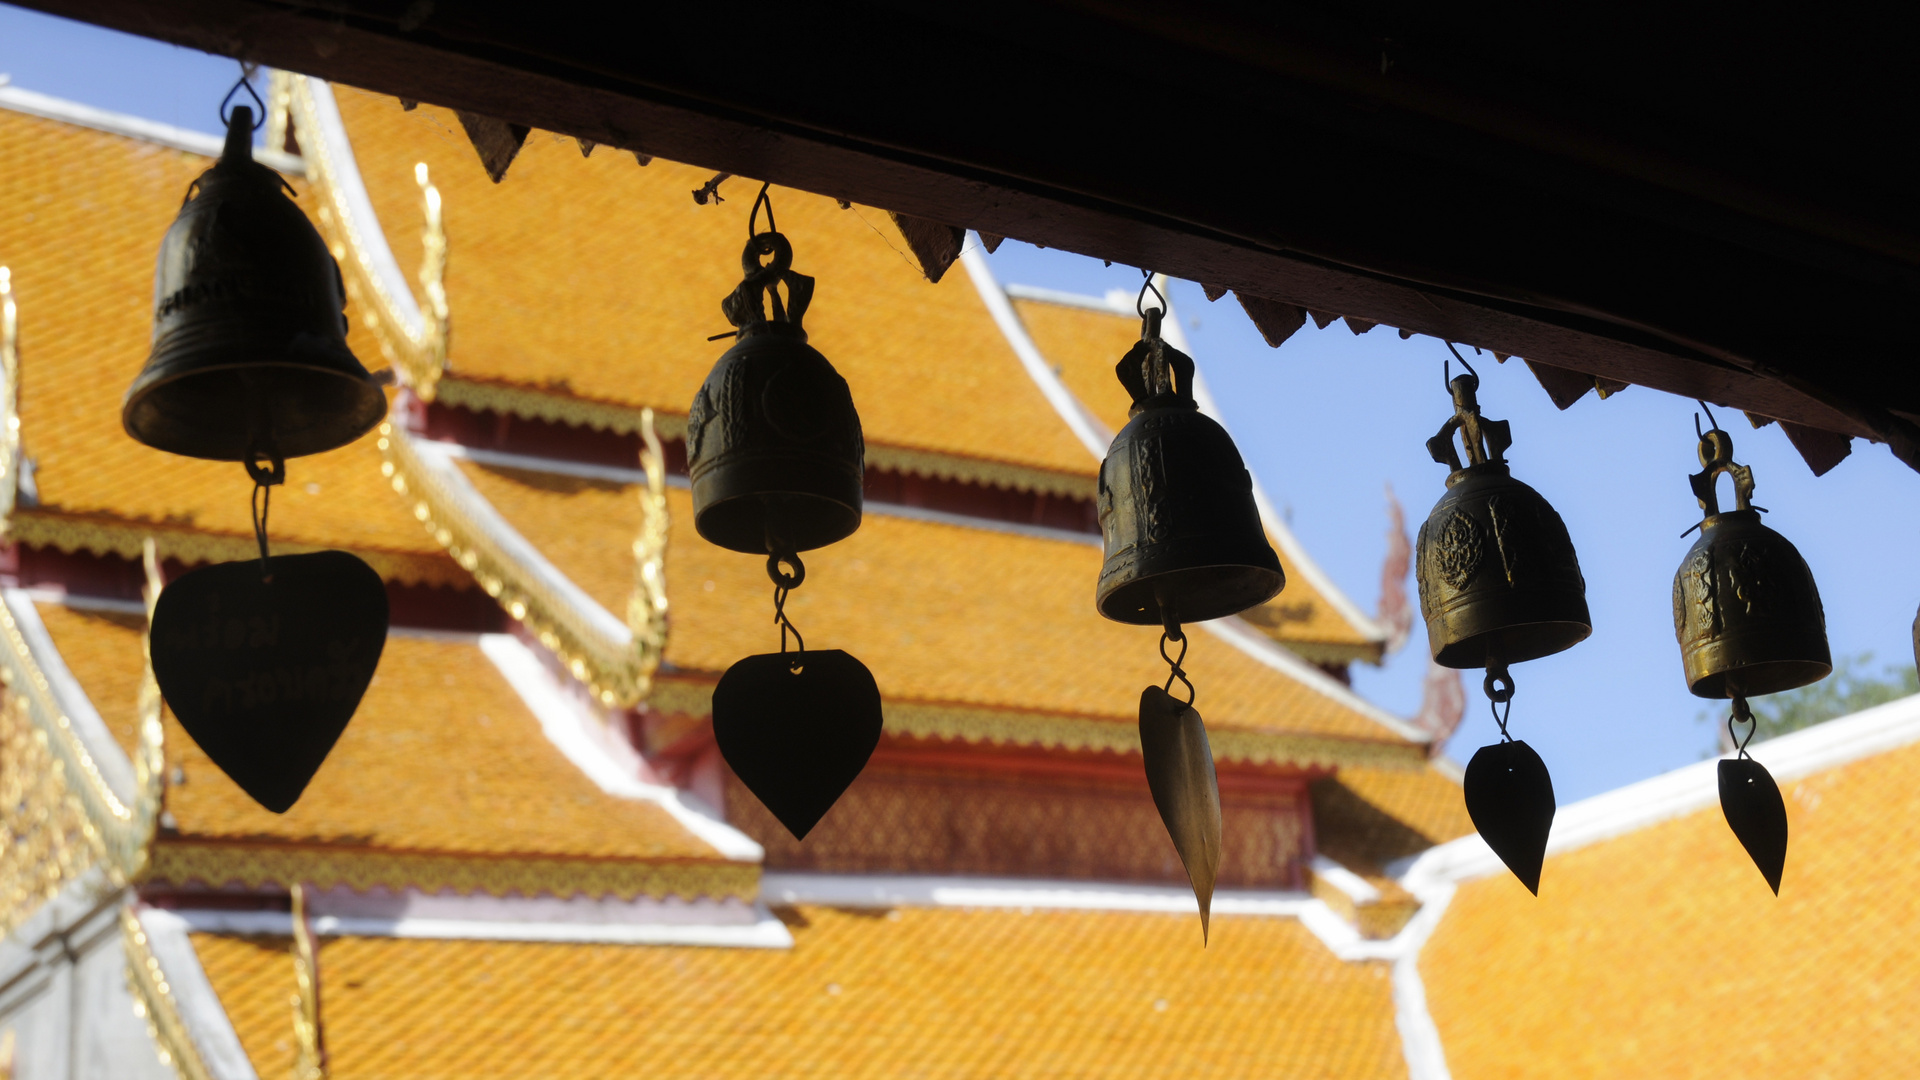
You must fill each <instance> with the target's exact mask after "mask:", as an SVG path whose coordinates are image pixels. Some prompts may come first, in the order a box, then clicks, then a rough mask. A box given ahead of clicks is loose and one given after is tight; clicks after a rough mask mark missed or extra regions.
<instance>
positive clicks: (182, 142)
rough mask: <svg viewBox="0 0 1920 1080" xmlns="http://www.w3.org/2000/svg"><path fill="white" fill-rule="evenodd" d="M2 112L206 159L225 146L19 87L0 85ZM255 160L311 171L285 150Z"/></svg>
mask: <svg viewBox="0 0 1920 1080" xmlns="http://www.w3.org/2000/svg"><path fill="white" fill-rule="evenodd" d="M0 109H7V110H9V111H12V112H18V113H26V114H27V115H28V116H38V117H40V118H41V119H43V120H57V121H59V122H61V123H63V124H72V125H74V126H76V127H84V128H92V129H93V130H95V131H104V132H106V133H108V134H109V135H124V136H126V137H127V138H130V139H139V140H140V141H142V142H150V143H155V144H158V145H160V146H170V147H172V148H173V149H175V150H185V151H186V152H187V153H190V154H199V155H201V156H202V157H209V158H217V157H219V156H220V148H221V146H222V145H223V144H224V142H225V140H223V139H222V138H221V137H220V136H218V135H211V134H208V133H207V132H204V131H191V130H188V129H187V128H183V127H174V126H173V125H172V124H162V123H160V122H159V121H157V120H146V119H142V118H141V117H138V116H133V115H130V114H128V113H118V112H111V111H109V110H107V109H96V108H94V107H93V106H91V105H82V104H80V103H79V102H77V101H68V100H67V99H65V98H57V97H53V96H51V95H49V94H39V93H35V92H34V91H32V90H24V89H22V88H20V87H18V86H10V85H6V84H0ZM253 160H255V161H257V162H259V163H260V164H262V165H265V166H267V167H268V168H270V169H273V170H274V171H276V172H283V173H286V174H288V175H289V176H300V175H303V174H305V172H306V170H307V165H306V162H304V161H302V160H301V159H300V158H299V157H297V156H295V155H293V154H289V153H286V152H284V151H281V150H269V149H266V148H265V147H259V146H256V147H254V148H253Z"/></svg>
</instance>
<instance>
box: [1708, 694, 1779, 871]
mask: <svg viewBox="0 0 1920 1080" xmlns="http://www.w3.org/2000/svg"><path fill="white" fill-rule="evenodd" d="M1740 721H1745V722H1746V723H1748V724H1749V725H1754V720H1753V710H1752V709H1751V708H1749V707H1748V705H1747V699H1746V698H1744V697H1737V698H1734V699H1733V716H1732V717H1731V718H1729V719H1728V720H1727V731H1728V733H1729V734H1732V735H1733V737H1734V741H1735V745H1736V748H1737V749H1738V751H1739V756H1738V757H1731V758H1723V759H1721V761H1720V812H1721V813H1723V814H1725V815H1726V816H1727V827H1728V828H1730V829H1732V830H1733V835H1734V836H1735V837H1736V838H1738V839H1739V841H1740V846H1741V847H1743V848H1746V849H1747V855H1748V856H1749V857H1751V858H1752V859H1753V865H1754V866H1756V867H1759V869H1760V876H1761V877H1764V878H1766V879H1767V885H1768V886H1770V887H1771V888H1772V889H1773V895H1775V896H1779V895H1780V875H1781V874H1782V873H1783V872H1784V871H1785V870H1786V867H1787V803H1786V800H1785V799H1782V798H1781V797H1780V785H1779V784H1776V783H1774V782H1773V774H1772V773H1770V772H1768V771H1767V767H1766V766H1764V765H1762V764H1760V763H1759V762H1757V761H1755V760H1753V759H1752V758H1750V757H1748V756H1747V743H1748V742H1750V741H1751V740H1752V739H1753V732H1754V728H1755V727H1757V726H1758V725H1754V726H1750V727H1749V728H1748V729H1747V734H1746V738H1744V739H1743V738H1741V737H1740V736H1739V734H1738V733H1737V732H1735V731H1734V729H1733V725H1734V724H1735V723H1738V722H1740Z"/></svg>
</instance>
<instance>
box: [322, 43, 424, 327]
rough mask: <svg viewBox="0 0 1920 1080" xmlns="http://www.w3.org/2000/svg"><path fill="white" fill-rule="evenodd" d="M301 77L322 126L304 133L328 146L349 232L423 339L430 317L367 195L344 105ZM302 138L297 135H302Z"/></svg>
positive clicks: (325, 87) (399, 312) (328, 87)
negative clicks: (416, 295) (341, 115)
mask: <svg viewBox="0 0 1920 1080" xmlns="http://www.w3.org/2000/svg"><path fill="white" fill-rule="evenodd" d="M296 77H297V78H300V79H304V80H305V84H306V91H307V94H308V96H309V98H310V99H311V101H312V102H313V115H314V118H315V120H316V126H317V127H318V128H319V129H320V130H318V131H309V132H305V133H303V134H304V136H305V137H307V138H312V139H316V140H319V141H320V142H322V143H324V144H325V148H326V153H325V159H326V161H327V162H330V163H331V166H332V167H331V169H330V170H329V173H330V175H329V179H331V180H332V182H333V188H334V191H335V193H336V195H337V197H338V204H339V206H340V209H341V212H342V213H343V214H345V215H346V216H347V218H348V221H347V222H346V224H347V231H348V232H349V233H351V234H352V235H353V237H354V239H355V241H356V242H357V244H358V246H359V249H360V251H359V254H360V255H361V257H362V258H363V259H365V261H366V264H367V267H368V269H369V270H371V271H372V272H373V274H374V275H375V277H376V279H377V280H378V282H379V287H380V290H381V291H382V292H383V293H384V294H385V299H386V301H387V302H388V303H389V304H391V305H392V307H393V309H394V314H395V315H396V316H397V317H398V318H399V319H400V320H401V321H402V322H404V323H405V324H406V325H405V326H404V327H402V329H403V330H404V331H405V332H406V334H407V335H408V336H410V337H412V338H414V339H415V340H419V339H420V338H421V337H422V336H423V335H424V333H425V327H426V315H425V314H424V313H423V312H422V311H421V310H420V302H419V300H417V299H416V298H415V297H414V295H413V289H412V287H411V286H409V285H408V284H407V275H406V273H405V272H404V271H402V270H401V269H400V261H399V260H398V259H396V258H394V255H393V248H392V246H391V245H389V244H388V243H387V234H386V231H385V230H383V229H382V228H381V227H380V216H379V215H378V214H376V213H375V212H374V209H373V199H372V198H371V197H370V196H369V195H368V194H367V185H366V182H365V181H364V180H362V179H361V176H360V161H359V159H358V158H356V157H354V154H353V141H352V140H351V139H349V138H348V137H347V125H346V121H344V120H342V119H341V118H340V103H339V102H337V101H335V100H334V97H333V85H332V84H331V83H329V82H327V81H326V80H325V79H322V78H318V77H316V76H312V75H301V76H296ZM299 134H301V133H296V135H297V136H298V135H299Z"/></svg>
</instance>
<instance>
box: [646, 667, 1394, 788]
mask: <svg viewBox="0 0 1920 1080" xmlns="http://www.w3.org/2000/svg"><path fill="white" fill-rule="evenodd" d="M647 706H648V707H649V708H651V709H653V710H655V711H657V712H662V713H669V714H678V715H685V716H705V715H708V714H710V713H711V712H712V711H713V684H712V683H706V682H698V681H695V680H691V679H662V680H660V681H659V682H657V683H656V684H655V686H654V689H653V693H652V694H650V695H648V697H647ZM882 710H883V712H884V715H885V725H886V727H885V730H886V731H887V733H888V734H891V735H896V736H904V737H908V738H917V739H941V740H945V741H950V742H966V743H975V744H978V743H988V744H991V745H995V746H1037V747H1041V748H1044V749H1048V750H1066V751H1071V752H1079V753H1099V752H1107V753H1115V754H1137V753H1139V752H1140V732H1139V729H1138V727H1137V726H1135V725H1134V724H1133V723H1132V722H1130V721H1126V720H1122V719H1119V718H1115V719H1112V720H1107V719H1102V718H1099V717H1093V716H1071V715H1064V714H1059V713H1041V712H1028V711H1024V710H1019V709H993V708H982V707H979V706H967V705H953V704H936V703H929V702H916V701H888V702H885V703H884V704H883V705H882ZM1207 741H1208V742H1209V743H1210V744H1211V745H1212V747H1213V756H1214V757H1215V759H1217V760H1222V761H1231V762H1237V763H1241V764H1249V765H1283V766H1284V765H1291V766H1298V767H1301V768H1356V767H1362V766H1365V767H1370V768H1407V769H1419V768H1424V767H1425V765H1426V762H1427V755H1426V748H1425V747H1424V746H1422V745H1419V744H1417V743H1404V742H1391V741H1384V740H1380V741H1376V740H1369V739H1342V738H1338V737H1334V736H1326V735H1300V734H1291V733H1287V732H1267V731H1248V730H1245V729H1241V728H1232V727H1227V726H1224V725H1210V726H1209V727H1208V729H1207Z"/></svg>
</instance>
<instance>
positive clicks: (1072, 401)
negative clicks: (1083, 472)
mask: <svg viewBox="0 0 1920 1080" xmlns="http://www.w3.org/2000/svg"><path fill="white" fill-rule="evenodd" d="M984 252H985V248H984V247H982V245H981V242H980V234H979V233H976V232H971V231H970V232H968V233H967V243H965V244H963V245H962V246H961V249H960V263H961V265H963V266H965V267H966V270H967V277H969V278H970V279H972V281H973V287H974V288H975V289H976V290H978V291H979V293H980V299H981V301H982V302H983V303H985V304H986V305H987V312H988V314H990V315H992V316H993V322H994V325H996V326H998V327H999V328H1000V334H1001V336H1003V337H1005V338H1006V339H1007V344H1008V345H1009V346H1011V347H1012V348H1013V354H1014V355H1015V356H1016V357H1018V358H1019V359H1020V366H1021V367H1022V368H1024V369H1025V370H1026V373H1027V377H1028V378H1030V379H1032V380H1033V383H1034V385H1035V386H1037V387H1039V388H1040V393H1041V394H1042V395H1044V396H1045V397H1046V399H1047V404H1049V405H1052V406H1053V411H1054V412H1056V413H1058V414H1059V416H1060V419H1061V420H1062V421H1063V422H1064V423H1065V424H1066V425H1067V430H1069V431H1071V432H1073V435H1074V438H1077V439H1079V440H1080V445H1082V446H1084V447H1086V448H1087V453H1089V454H1092V455H1093V456H1094V459H1095V460H1102V459H1104V458H1105V457H1106V456H1107V446H1108V444H1110V443H1112V442H1113V432H1111V431H1108V430H1107V426H1106V425H1105V424H1103V423H1101V422H1100V419H1099V418H1098V417H1096V416H1094V415H1093V412H1092V411H1091V410H1089V409H1088V408H1087V407H1086V406H1085V405H1083V404H1081V402H1080V399H1079V398H1077V397H1075V396H1074V395H1073V391H1071V390H1069V389H1067V384H1066V383H1063V382H1061V381H1060V376H1058V375H1056V374H1054V372H1053V368H1052V367H1051V366H1050V365H1048V363H1047V359H1046V357H1045V356H1043V355H1042V354H1041V352H1040V347H1039V346H1038V345H1036V344H1034V341H1033V336H1032V335H1031V334H1028V333H1027V327H1026V324H1025V323H1023V322H1021V321H1020V316H1019V314H1018V313H1017V312H1015V311H1014V310H1013V303H1012V302H1011V301H1010V300H1008V299H1007V291H1006V290H1005V289H1004V288H1002V287H1001V286H1000V282H999V280H998V279H996V278H995V277H994V276H993V268H992V267H991V266H989V265H987V257H986V255H985V254H984Z"/></svg>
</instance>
